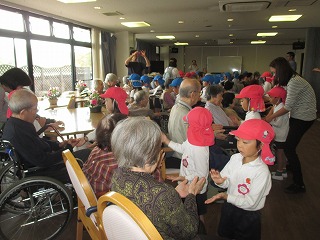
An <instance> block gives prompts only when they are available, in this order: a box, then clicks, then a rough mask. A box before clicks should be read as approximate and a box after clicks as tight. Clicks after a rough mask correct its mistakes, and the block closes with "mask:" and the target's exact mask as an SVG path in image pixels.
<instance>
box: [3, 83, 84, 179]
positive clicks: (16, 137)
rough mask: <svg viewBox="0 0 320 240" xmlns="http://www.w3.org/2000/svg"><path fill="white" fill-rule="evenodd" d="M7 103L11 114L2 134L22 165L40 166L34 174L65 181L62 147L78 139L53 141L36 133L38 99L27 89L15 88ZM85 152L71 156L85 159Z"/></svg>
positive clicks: (71, 146) (68, 147) (70, 146)
mask: <svg viewBox="0 0 320 240" xmlns="http://www.w3.org/2000/svg"><path fill="white" fill-rule="evenodd" d="M9 107H10V109H11V111H12V116H11V117H10V118H9V119H8V121H7V123H6V124H5V127H4V129H3V136H2V138H3V139H5V140H8V141H10V142H11V144H12V145H13V146H14V148H15V149H16V151H17V152H18V153H19V157H20V160H21V162H22V163H23V164H24V166H25V167H26V168H32V167H43V169H40V170H37V171H36V172H35V174H36V175H45V176H50V177H53V178H56V179H58V180H60V181H62V182H67V181H68V179H69V177H68V173H67V171H66V169H65V164H64V162H63V160H62V151H64V150H65V149H70V150H71V151H72V149H73V147H74V146H75V145H76V144H77V143H78V141H79V140H78V139H68V140H67V141H63V142H57V141H50V140H46V139H43V138H40V137H39V135H38V134H37V132H36V129H35V127H34V126H33V122H34V120H35V119H36V116H37V111H38V99H37V97H36V96H35V95H34V93H33V92H31V91H30V90H27V89H19V90H16V91H15V92H14V93H13V94H12V96H11V98H10V100H9ZM87 153H88V152H87ZM88 155H89V154H87V156H86V158H85V157H84V156H82V157H81V155H80V153H78V155H77V154H76V152H75V156H76V157H78V158H79V157H80V158H81V159H82V160H87V157H88Z"/></svg>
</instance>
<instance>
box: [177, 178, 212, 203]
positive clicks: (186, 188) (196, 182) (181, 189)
mask: <svg viewBox="0 0 320 240" xmlns="http://www.w3.org/2000/svg"><path fill="white" fill-rule="evenodd" d="M205 182H206V180H205V178H204V177H203V178H200V179H199V178H198V177H195V178H194V179H193V180H192V182H191V183H190V184H188V180H187V179H185V180H183V181H182V182H181V183H180V184H179V185H178V186H177V187H176V191H177V192H178V193H179V195H180V197H181V198H185V197H186V196H187V195H188V194H190V193H191V194H193V195H197V194H198V193H200V191H201V190H202V188H203V185H204V183H205Z"/></svg>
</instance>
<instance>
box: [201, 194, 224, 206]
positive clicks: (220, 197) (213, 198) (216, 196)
mask: <svg viewBox="0 0 320 240" xmlns="http://www.w3.org/2000/svg"><path fill="white" fill-rule="evenodd" d="M227 198H228V194H227V193H226V192H222V193H218V194H216V195H214V196H213V197H211V198H209V199H207V200H206V201H205V202H204V203H205V204H209V203H212V202H214V201H216V200H219V199H223V200H227Z"/></svg>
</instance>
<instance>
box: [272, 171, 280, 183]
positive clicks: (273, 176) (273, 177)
mask: <svg viewBox="0 0 320 240" xmlns="http://www.w3.org/2000/svg"><path fill="white" fill-rule="evenodd" d="M277 173H278V172H272V175H271V178H272V179H274V180H279V181H282V180H283V176H282V174H281V175H277ZM278 174H279V173H278Z"/></svg>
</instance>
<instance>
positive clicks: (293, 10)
mask: <svg viewBox="0 0 320 240" xmlns="http://www.w3.org/2000/svg"><path fill="white" fill-rule="evenodd" d="M288 11H289V12H295V11H297V9H295V8H292V9H289V10H288Z"/></svg>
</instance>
